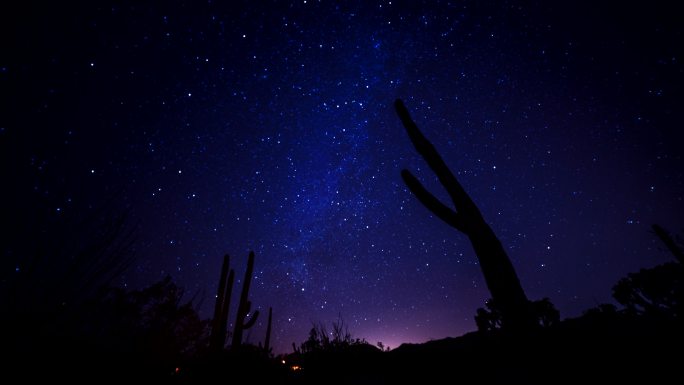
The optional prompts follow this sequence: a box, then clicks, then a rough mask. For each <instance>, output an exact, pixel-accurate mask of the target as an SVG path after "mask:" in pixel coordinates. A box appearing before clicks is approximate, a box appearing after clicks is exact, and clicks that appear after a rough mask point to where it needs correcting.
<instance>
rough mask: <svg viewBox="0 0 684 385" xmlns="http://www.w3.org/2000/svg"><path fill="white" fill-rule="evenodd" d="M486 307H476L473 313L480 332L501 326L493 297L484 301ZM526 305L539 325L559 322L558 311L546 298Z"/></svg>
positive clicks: (546, 326)
mask: <svg viewBox="0 0 684 385" xmlns="http://www.w3.org/2000/svg"><path fill="white" fill-rule="evenodd" d="M485 306H486V307H487V308H486V309H484V308H478V309H477V312H476V314H475V324H476V325H477V329H478V330H479V331H481V332H486V331H492V330H497V329H500V328H501V325H502V320H501V310H500V308H499V306H498V305H497V304H496V302H495V301H494V300H493V299H489V300H487V302H485ZM528 306H529V307H530V311H531V313H532V314H533V316H534V319H535V320H536V324H537V325H538V326H539V327H544V328H548V327H551V326H554V325H557V324H558V323H559V322H560V312H559V311H558V309H556V307H555V306H554V305H553V303H552V302H551V301H550V300H549V299H548V298H542V299H540V300H537V301H531V302H529V304H528Z"/></svg>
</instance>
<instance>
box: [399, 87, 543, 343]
mask: <svg viewBox="0 0 684 385" xmlns="http://www.w3.org/2000/svg"><path fill="white" fill-rule="evenodd" d="M394 106H395V108H396V111H397V115H398V116H399V119H401V122H402V124H403V125H404V127H405V128H406V132H407V133H408V135H409V138H410V139H411V142H412V143H413V146H414V147H415V148H416V150H417V151H418V153H419V154H420V155H421V156H422V157H423V159H425V161H426V162H427V164H428V166H430V168H431V169H432V171H433V172H434V173H435V174H437V177H438V178H439V181H440V183H441V184H442V186H444V188H445V189H446V190H447V192H448V193H449V196H450V197H451V200H452V202H453V204H454V206H455V209H456V210H453V209H451V208H450V207H448V206H447V205H445V204H443V203H442V202H440V201H439V199H437V198H436V197H435V196H434V195H432V194H431V193H430V192H429V191H427V190H426V189H425V187H423V185H422V184H421V183H420V182H419V181H418V179H416V177H414V176H413V174H411V173H410V172H409V171H408V170H402V171H401V176H402V178H403V180H404V183H406V186H407V187H408V188H409V189H410V190H411V192H412V193H413V194H414V195H415V196H416V198H418V200H419V201H420V202H421V203H422V204H423V205H424V206H425V207H426V208H427V209H428V210H430V211H431V212H432V213H433V214H435V215H436V216H437V217H438V218H440V219H441V220H443V221H444V222H446V223H447V224H448V225H450V226H452V227H454V228H456V229H457V230H459V231H460V232H462V233H464V234H465V235H467V236H468V238H470V242H471V243H472V245H473V249H474V250H475V254H477V258H478V260H479V263H480V266H481V267H482V273H483V275H484V278H485V282H486V283H487V288H488V289H489V291H490V292H491V295H492V299H493V300H494V301H495V302H496V303H497V304H498V305H499V306H500V309H501V318H502V320H501V324H502V328H504V329H508V330H527V329H530V328H533V327H534V325H535V321H534V317H533V315H532V312H531V310H530V306H529V301H528V300H527V296H525V292H524V291H523V288H522V286H521V285H520V280H519V279H518V275H517V274H516V273H515V269H514V268H513V264H512V263H511V261H510V259H509V258H508V256H507V255H506V252H505V251H504V248H503V246H502V245H501V242H500V241H499V239H498V238H497V237H496V234H494V231H492V229H491V228H490V227H489V225H488V224H487V223H486V222H485V220H484V218H483V217H482V214H481V213H480V210H479V209H478V208H477V206H476V205H475V202H473V200H472V199H471V198H470V196H468V194H467V193H466V192H465V190H464V189H463V187H462V186H461V184H460V183H459V182H458V180H457V179H456V177H455V176H454V174H453V173H452V172H451V170H449V168H448V167H447V165H446V163H444V160H443V159H442V157H441V156H440V155H439V153H438V152H437V150H436V149H435V147H434V146H433V145H432V143H430V141H428V140H427V138H426V137H425V136H424V135H423V133H422V132H420V130H419V129H418V126H416V124H415V123H414V121H413V119H411V116H410V114H409V112H408V110H407V109H406V107H405V106H404V103H403V102H402V101H401V100H399V99H397V100H396V101H395V103H394Z"/></svg>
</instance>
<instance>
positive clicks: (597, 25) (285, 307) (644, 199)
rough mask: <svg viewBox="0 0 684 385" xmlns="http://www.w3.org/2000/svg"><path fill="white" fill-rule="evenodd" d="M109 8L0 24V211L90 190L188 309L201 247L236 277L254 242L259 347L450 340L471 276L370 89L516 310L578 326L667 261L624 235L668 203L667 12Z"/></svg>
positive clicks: (526, 6) (475, 300)
mask: <svg viewBox="0 0 684 385" xmlns="http://www.w3.org/2000/svg"><path fill="white" fill-rule="evenodd" d="M132 3H137V2H130V3H129V2H115V3H114V4H108V2H98V4H96V5H92V4H82V5H79V6H76V5H63V4H61V3H60V4H53V5H50V6H40V5H33V6H27V7H26V8H25V9H17V10H10V9H9V8H7V7H8V6H4V7H3V8H5V9H3V10H2V12H0V13H2V14H3V27H2V28H3V31H2V39H3V46H5V47H9V49H6V50H5V54H3V55H1V57H0V67H1V72H0V81H1V83H0V84H1V88H2V95H3V106H4V107H3V110H4V111H5V112H3V114H2V118H1V119H2V122H1V123H2V124H0V126H1V131H0V145H1V146H2V162H3V166H2V172H3V175H4V177H3V179H2V180H3V185H4V186H5V187H3V201H2V204H3V211H5V213H8V214H7V215H5V218H6V220H9V221H12V222H13V223H14V225H15V226H16V229H19V230H17V231H28V232H30V231H32V230H35V229H36V228H37V225H36V223H37V222H36V221H35V220H34V218H38V217H40V218H44V217H47V218H49V219H46V221H47V222H50V223H57V224H59V223H60V221H62V220H64V221H67V220H66V219H62V218H68V217H80V216H84V215H85V214H84V213H87V212H88V211H89V210H91V209H90V208H89V207H95V206H97V205H99V204H102V202H103V201H105V199H106V198H107V197H110V196H115V197H116V198H115V199H116V203H115V205H116V206H117V207H122V208H126V209H127V210H128V211H129V212H130V222H131V223H133V224H134V225H135V227H136V229H137V242H136V244H135V249H136V255H137V259H136V261H135V263H134V264H133V266H132V267H131V268H130V269H129V270H128V271H127V272H126V273H125V274H124V275H123V276H122V277H120V278H119V279H117V282H116V283H117V284H118V285H126V286H128V287H141V286H145V285H148V284H150V283H152V282H154V281H156V280H158V279H161V278H163V277H164V276H166V275H168V274H170V275H171V276H172V277H173V278H174V279H175V280H176V281H177V282H178V283H179V284H180V285H181V286H184V287H185V288H186V290H187V292H188V293H189V294H192V293H196V292H199V293H200V294H201V295H204V296H205V302H204V307H203V308H204V313H203V315H204V316H205V317H209V316H210V311H209V309H210V308H211V306H212V303H211V302H212V298H213V294H214V292H215V285H216V284H217V281H218V274H219V270H220V263H221V257H222V255H223V254H224V253H229V254H231V256H233V261H234V264H233V265H234V266H236V272H237V276H238V277H240V279H241V278H242V274H243V271H244V263H245V260H246V257H247V253H248V251H249V250H254V251H255V252H256V269H255V270H256V274H255V277H254V281H253V284H252V302H253V303H254V305H255V306H256V307H257V308H261V309H267V308H268V306H273V308H274V317H275V321H274V322H275V327H274V339H275V341H276V351H285V350H287V349H289V346H290V344H291V343H292V342H293V341H297V342H301V341H303V340H304V339H305V337H306V335H307V332H308V329H309V328H310V326H311V322H318V321H320V322H325V323H329V322H331V321H333V320H335V319H336V318H337V316H338V315H341V316H342V317H343V319H344V320H345V321H346V323H347V324H348V325H349V327H350V331H351V332H352V333H353V334H354V335H355V336H358V337H365V338H367V339H368V340H369V341H370V342H373V343H375V342H376V341H382V342H384V343H385V344H386V345H390V346H392V347H396V346H398V345H399V344H400V343H402V342H420V341H425V340H428V339H437V338H443V337H446V336H457V335H460V334H462V333H464V332H467V331H470V330H473V329H474V328H475V324H474V321H473V315H474V313H475V310H476V308H477V307H480V306H482V305H483V303H484V301H485V300H486V299H487V298H488V296H489V295H488V292H487V290H486V287H485V286H484V281H483V279H482V274H481V272H480V268H479V266H478V265H477V261H476V258H475V255H474V253H473V251H472V249H471V246H470V243H469V242H468V239H467V238H466V237H465V236H463V235H462V234H459V233H458V232H456V231H455V230H454V229H452V228H450V227H448V226H447V225H445V224H443V223H442V222H441V221H440V220H439V219H437V218H434V217H432V216H431V215H430V214H429V213H428V211H427V210H426V209H425V208H423V207H422V206H421V205H420V203H418V202H417V201H416V200H415V199H414V198H413V197H412V196H411V194H410V193H409V192H408V191H407V189H406V188H405V187H404V186H403V183H402V181H401V178H400V176H399V172H400V170H401V169H402V168H409V169H411V170H412V171H414V172H415V174H416V175H417V176H418V177H419V178H420V179H421V180H423V181H424V182H425V183H426V185H427V186H428V187H429V188H430V190H432V191H435V192H437V193H438V195H439V196H441V197H444V196H445V194H444V193H443V191H442V190H441V189H440V186H439V184H438V182H437V181H436V178H435V177H434V175H432V174H431V173H430V172H429V170H427V169H426V166H425V164H424V163H423V161H422V160H421V159H420V158H419V157H418V155H417V154H416V153H415V151H414V149H413V148H412V146H411V144H410V142H409V140H408V138H407V137H406V135H405V133H404V131H403V129H402V127H401V125H400V122H399V120H398V119H397V117H396V116H395V114H394V111H393V109H392V102H393V101H394V99H395V98H402V99H404V100H405V103H406V105H407V107H408V108H409V109H410V111H411V112H412V115H413V117H414V119H415V120H416V122H417V123H418V125H419V126H420V127H421V128H422V129H423V131H424V133H425V134H426V135H427V136H428V138H430V139H431V140H432V141H433V142H434V143H435V145H436V146H437V148H438V150H439V151H440V152H441V153H442V155H443V157H444V158H445V160H446V161H447V163H448V164H449V165H450V166H451V168H452V170H453V171H454V172H455V173H456V174H457V176H458V177H459V179H460V180H461V182H462V184H463V185H464V187H465V188H466V190H467V191H468V192H469V193H470V194H471V196H472V197H473V199H474V200H475V202H476V203H477V204H478V205H479V206H480V209H481V210H482V212H483V214H484V216H485V218H486V219H487V220H488V222H489V223H490V224H491V226H492V228H493V229H494V231H495V232H496V233H497V234H498V235H499V237H500V239H501V241H502V242H503V244H504V245H505V247H506V249H507V250H508V252H509V255H510V257H511V259H512V260H513V263H514V265H515V267H516V269H517V271H518V274H519V275H520V279H521V281H522V284H523V287H524V288H525V290H526V292H527V294H528V296H529V297H530V298H532V299H539V298H542V297H549V298H550V299H551V300H552V301H553V302H554V303H555V304H556V306H557V307H558V308H559V309H560V310H561V313H562V316H564V317H566V316H577V315H579V314H581V311H582V310H584V309H587V308H589V307H592V306H594V305H596V304H598V303H601V302H606V301H609V300H610V295H611V286H612V285H613V284H614V283H615V282H616V281H617V279H619V278H620V277H621V276H623V275H625V274H626V273H627V272H630V271H635V270H638V269H639V268H641V267H647V266H652V265H655V264H658V263H661V262H664V261H667V260H668V259H669V256H668V255H667V254H666V253H665V252H663V251H662V250H660V245H659V243H658V242H657V241H656V240H655V239H654V236H653V235H652V234H651V233H650V232H649V227H650V225H651V224H652V223H659V224H661V225H663V226H664V227H666V228H669V229H670V230H671V231H680V230H681V228H682V213H684V179H683V177H682V169H683V167H682V165H683V162H682V155H681V154H682V151H681V149H682V148H683V145H684V140H683V137H682V133H681V120H682V119H681V108H682V101H683V100H682V99H683V98H682V80H683V77H684V72H683V69H684V67H683V66H682V62H683V61H684V55H682V47H684V42H683V41H682V40H683V39H682V25H681V23H680V22H679V21H677V20H676V18H675V15H676V13H675V12H674V9H673V8H671V7H668V6H654V5H653V4H652V2H644V3H643V4H641V5H634V6H631V7H630V8H623V6H619V7H618V6H616V7H610V6H607V5H604V6H601V7H599V8H596V6H592V5H588V4H579V5H577V3H576V2H568V3H569V4H565V5H550V4H548V3H547V2H517V1H513V2H503V3H500V4H496V5H494V4H488V5H483V4H479V3H481V2H459V1H452V2H445V1H434V2H432V1H431V2H428V1H423V2H418V1H415V2H413V1H412V2H399V1H383V2H370V1H369V2H367V1H354V2H340V4H336V3H338V2H332V1H330V2H328V1H312V0H308V1H296V2H277V4H274V3H273V2H270V1H269V2H225V3H231V4H230V5H224V4H221V3H222V2H219V1H215V2H211V1H210V2H179V1H170V2H166V1H165V2H159V3H157V4H154V5H152V4H144V5H138V4H132ZM233 3H235V4H233ZM446 201H448V200H445V202H446ZM29 213H30V214H29ZM5 235H6V236H7V237H8V238H10V237H12V236H13V235H12V233H7V234H5ZM4 252H5V254H6V255H5V256H4V257H3V259H5V262H7V263H3V266H4V269H5V270H6V271H4V272H3V276H4V275H5V274H12V273H16V272H19V271H21V267H22V264H24V263H26V258H28V257H27V256H26V255H25V254H26V253H22V251H21V249H18V248H16V247H15V248H14V249H12V250H10V249H9V248H6V249H5V250H4ZM234 299H235V298H234ZM235 302H236V300H234V301H233V303H235ZM232 314H235V313H234V310H233V312H232ZM262 321H265V319H263V318H262ZM264 329H265V325H264V323H263V322H261V323H260V324H259V325H258V326H257V327H256V328H255V330H254V331H253V332H252V334H251V337H250V339H251V341H253V342H257V341H261V340H262V339H263V332H264Z"/></svg>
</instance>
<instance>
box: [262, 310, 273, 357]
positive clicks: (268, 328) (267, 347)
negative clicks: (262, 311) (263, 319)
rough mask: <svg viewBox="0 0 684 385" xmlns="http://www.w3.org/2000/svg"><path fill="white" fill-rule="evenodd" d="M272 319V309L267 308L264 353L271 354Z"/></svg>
mask: <svg viewBox="0 0 684 385" xmlns="http://www.w3.org/2000/svg"><path fill="white" fill-rule="evenodd" d="M272 318H273V308H272V307H269V308H268V323H267V324H266V339H265V340H264V351H265V352H266V354H270V353H271V320H272Z"/></svg>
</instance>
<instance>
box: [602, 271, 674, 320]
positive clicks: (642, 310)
mask: <svg viewBox="0 0 684 385" xmlns="http://www.w3.org/2000/svg"><path fill="white" fill-rule="evenodd" d="M613 297H614V298H615V300H616V301H618V302H619V303H620V304H621V305H623V306H625V307H626V308H627V310H628V311H630V312H634V313H637V314H646V315H651V316H665V317H674V318H681V317H682V316H683V315H684V313H683V311H684V308H683V306H684V266H682V264H681V263H679V262H668V263H665V264H662V265H658V266H655V267H652V268H648V269H641V270H639V272H637V273H629V274H628V275H627V277H625V278H622V279H620V281H618V283H617V284H616V285H615V286H614V287H613Z"/></svg>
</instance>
